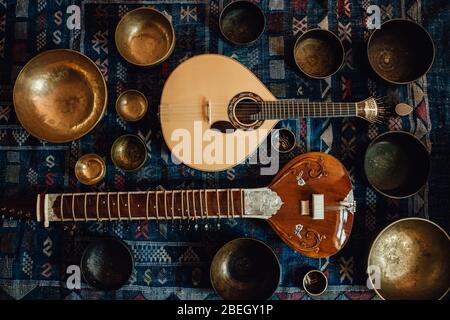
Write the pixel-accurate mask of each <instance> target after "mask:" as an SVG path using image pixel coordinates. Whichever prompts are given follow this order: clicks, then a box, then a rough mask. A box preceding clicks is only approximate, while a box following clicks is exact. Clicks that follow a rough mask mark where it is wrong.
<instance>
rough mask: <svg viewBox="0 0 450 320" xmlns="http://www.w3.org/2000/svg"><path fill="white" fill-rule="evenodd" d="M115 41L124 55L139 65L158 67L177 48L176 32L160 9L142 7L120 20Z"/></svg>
mask: <svg viewBox="0 0 450 320" xmlns="http://www.w3.org/2000/svg"><path fill="white" fill-rule="evenodd" d="M115 41H116V46H117V50H118V51H119V53H120V55H121V56H122V57H123V58H124V59H125V60H127V61H128V62H130V63H132V64H134V65H137V66H145V67H149V66H154V65H157V64H159V63H161V62H163V61H164V60H166V59H167V58H168V57H169V56H170V55H171V53H172V51H173V49H174V48H175V31H174V29H173V26H172V23H171V22H170V20H169V18H168V17H167V16H166V15H165V14H163V13H162V12H159V11H158V10H155V9H152V8H147V7H142V8H138V9H135V10H132V11H130V12H128V13H127V14H126V15H124V16H123V17H122V19H121V20H120V21H119V24H118V25H117V28H116V33H115Z"/></svg>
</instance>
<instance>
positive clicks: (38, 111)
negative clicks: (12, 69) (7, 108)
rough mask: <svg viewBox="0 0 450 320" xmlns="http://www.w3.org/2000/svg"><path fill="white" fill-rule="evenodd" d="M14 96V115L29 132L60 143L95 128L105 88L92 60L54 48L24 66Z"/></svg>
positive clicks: (40, 137)
mask: <svg viewBox="0 0 450 320" xmlns="http://www.w3.org/2000/svg"><path fill="white" fill-rule="evenodd" d="M13 99H14V107H15V110H16V114H17V118H18V119H19V121H20V123H21V124H22V126H23V127H24V128H25V129H26V130H27V131H28V132H29V133H30V134H31V135H33V136H35V137H37V138H39V139H42V140H47V141H50V142H55V143H62V142H68V141H72V140H76V139H79V138H81V137H82V136H84V135H85V134H86V133H88V132H89V131H90V130H91V129H92V128H94V127H95V125H96V124H97V123H98V122H99V120H100V119H101V118H102V116H103V114H104V112H105V109H106V102H107V89H106V83H105V80H104V78H103V76H102V74H101V72H100V70H99V69H98V68H97V66H96V65H95V63H94V62H92V60H90V59H89V58H88V57H86V56H85V55H83V54H81V53H79V52H77V51H73V50H68V49H55V50H49V51H45V52H43V53H41V54H39V55H37V56H36V57H34V58H33V59H31V60H30V61H29V62H28V63H27V64H26V65H25V67H24V68H23V69H22V71H21V72H20V74H19V76H18V77H17V80H16V83H15V85H14V93H13Z"/></svg>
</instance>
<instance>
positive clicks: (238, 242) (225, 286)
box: [210, 238, 281, 300]
mask: <svg viewBox="0 0 450 320" xmlns="http://www.w3.org/2000/svg"><path fill="white" fill-rule="evenodd" d="M280 274H281V271H280V264H279V262H278V259H277V256H276V255H275V253H274V252H273V250H272V249H271V248H270V247H269V246H267V245H266V244H265V243H264V242H261V241H259V240H255V239H250V238H238V239H234V240H232V241H230V242H228V243H226V244H225V245H224V246H223V247H222V248H220V249H219V251H218V252H217V253H216V255H215V256H214V258H213V261H212V263H211V270H210V278H211V284H212V286H213V288H214V290H215V291H216V292H217V294H218V295H219V296H221V297H222V298H223V299H225V300H266V299H269V298H270V297H271V296H272V295H273V293H274V292H275V290H276V289H277V287H278V283H279V282H280Z"/></svg>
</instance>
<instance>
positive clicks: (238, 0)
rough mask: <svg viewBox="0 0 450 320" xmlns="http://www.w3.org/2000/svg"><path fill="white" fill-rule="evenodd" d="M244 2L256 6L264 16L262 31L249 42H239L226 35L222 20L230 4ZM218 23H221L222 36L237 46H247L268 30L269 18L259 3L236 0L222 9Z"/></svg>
mask: <svg viewBox="0 0 450 320" xmlns="http://www.w3.org/2000/svg"><path fill="white" fill-rule="evenodd" d="M242 3H247V4H249V5H250V6H251V7H254V8H255V9H256V11H258V12H259V13H260V14H261V17H262V18H263V26H262V28H261V32H260V33H259V34H258V36H256V37H255V38H254V39H253V40H252V41H249V42H237V41H234V40H232V39H230V38H229V37H227V36H226V35H225V33H224V31H223V28H222V20H223V15H224V12H226V10H227V9H228V8H229V7H230V6H234V5H239V4H242ZM218 24H219V31H220V34H221V35H222V37H223V38H224V39H225V40H227V41H229V42H230V43H232V44H234V45H236V46H242V47H245V46H249V45H251V44H253V43H255V42H256V41H257V40H258V39H259V38H261V36H262V35H263V34H264V31H265V30H266V24H267V19H266V15H265V14H264V11H263V10H262V8H261V7H260V6H259V5H257V4H256V3H254V2H252V1H249V0H236V1H231V2H230V3H228V4H227V5H226V6H225V7H223V9H222V10H221V11H220V14H219V19H218Z"/></svg>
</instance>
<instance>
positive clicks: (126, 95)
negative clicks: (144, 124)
mask: <svg viewBox="0 0 450 320" xmlns="http://www.w3.org/2000/svg"><path fill="white" fill-rule="evenodd" d="M147 108H148V101H147V98H146V97H145V95H144V94H143V93H142V92H140V91H137V90H127V91H125V92H122V94H121V95H120V96H119V97H118V98H117V101H116V111H117V114H118V115H119V116H120V117H121V118H122V119H123V120H125V121H138V120H140V119H142V118H143V117H144V115H145V113H146V112H147Z"/></svg>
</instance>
